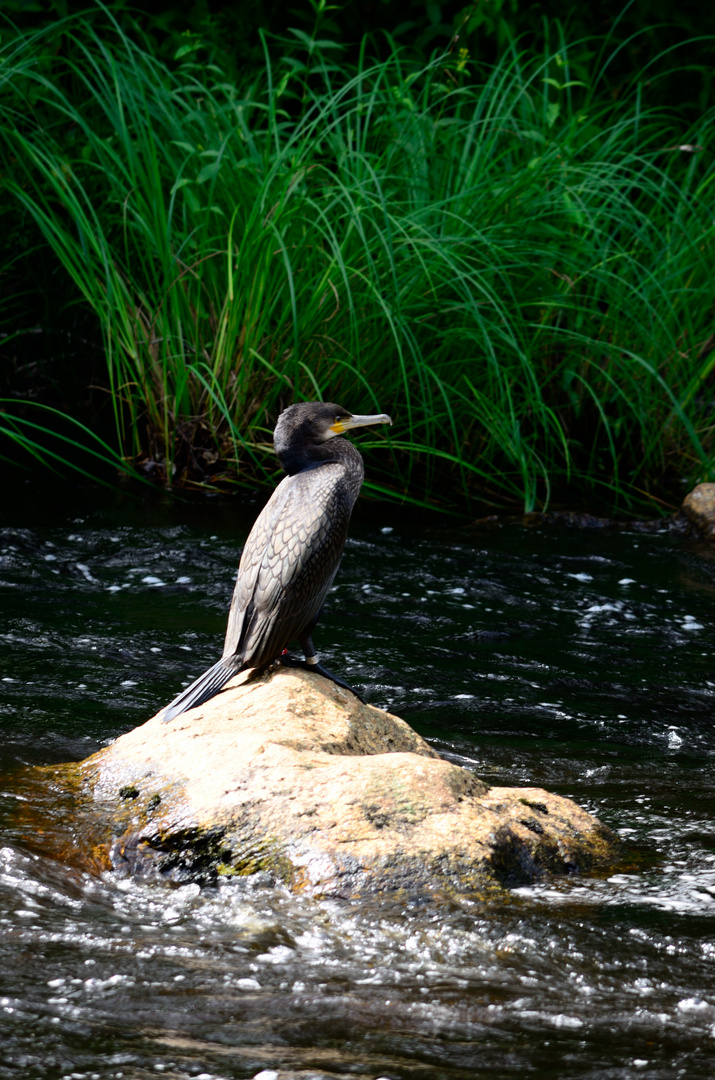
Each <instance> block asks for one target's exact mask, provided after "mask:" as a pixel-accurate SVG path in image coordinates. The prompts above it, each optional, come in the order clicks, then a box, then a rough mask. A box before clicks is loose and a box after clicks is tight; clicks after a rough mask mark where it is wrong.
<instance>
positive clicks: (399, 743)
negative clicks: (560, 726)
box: [50, 668, 618, 896]
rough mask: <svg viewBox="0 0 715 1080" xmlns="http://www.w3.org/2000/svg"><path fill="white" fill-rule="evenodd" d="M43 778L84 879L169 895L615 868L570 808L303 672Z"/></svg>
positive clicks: (599, 834) (603, 835) (232, 691)
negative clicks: (69, 796)
mask: <svg viewBox="0 0 715 1080" xmlns="http://www.w3.org/2000/svg"><path fill="white" fill-rule="evenodd" d="M62 770H65V772H64V773H63V772H62ZM50 772H51V773H52V778H53V784H54V785H55V787H57V786H58V785H59V786H60V787H61V786H62V785H63V784H64V785H65V787H66V786H67V785H71V786H72V788H73V789H74V795H73V804H74V811H73V812H74V813H75V815H79V816H80V817H82V818H83V821H84V824H83V825H82V826H81V828H75V845H76V846H84V847H86V848H88V849H91V853H92V855H91V857H92V860H93V861H94V864H95V865H105V866H109V865H111V866H112V867H113V868H114V869H115V870H118V871H120V872H128V873H131V874H136V875H143V876H150V877H151V876H159V877H164V878H169V879H171V880H175V881H210V880H212V879H214V880H215V877H216V875H220V874H247V873H252V872H255V871H260V870H262V871H269V872H270V873H271V874H272V875H274V876H276V877H278V878H279V879H281V880H283V881H284V882H286V883H287V884H288V885H289V886H290V887H292V888H293V889H296V890H307V891H309V892H311V893H314V894H323V895H326V894H329V895H342V896H354V895H356V894H358V893H360V892H365V891H374V890H383V889H390V890H393V889H395V888H406V889H409V890H423V889H425V888H427V889H429V888H433V887H437V888H445V887H446V888H448V889H451V890H457V891H460V892H465V891H467V892H469V891H471V892H473V891H475V890H481V889H483V888H484V887H485V886H486V885H488V884H490V883H492V884H493V883H494V882H500V883H502V884H517V883H526V882H530V881H533V880H535V879H536V878H538V877H540V876H541V875H542V874H544V872H553V873H572V872H574V871H577V870H582V871H583V870H586V871H587V870H591V869H594V868H606V867H608V866H612V865H613V863H614V860H615V858H616V856H617V853H618V841H617V839H616V838H615V837H614V835H613V834H612V833H611V832H610V831H609V830H608V829H606V828H605V826H603V825H602V824H601V823H600V822H599V821H598V820H597V819H596V818H594V817H592V816H591V815H590V814H588V813H586V812H585V811H584V810H582V809H580V808H579V807H578V806H576V805H575V804H574V803H573V802H571V801H570V800H568V799H563V798H560V797H558V796H556V795H550V794H549V793H548V792H546V791H543V790H542V789H540V788H503V787H502V788H487V786H486V784H484V783H482V782H481V781H480V780H478V779H477V778H476V777H475V776H473V775H472V773H470V772H469V771H467V770H466V769H463V768H460V767H459V766H457V765H454V764H452V763H450V762H448V761H444V760H443V759H442V758H440V757H439V756H438V754H436V753H435V751H434V750H432V749H431V747H430V746H428V744H427V743H426V742H425V741H424V740H423V739H422V738H420V736H419V735H417V734H416V733H415V732H414V731H412V729H411V728H410V727H409V726H408V725H407V724H406V723H405V722H404V721H403V720H400V719H399V718H398V717H396V716H392V715H391V714H390V713H387V712H383V711H382V710H381V709H376V708H373V707H372V706H369V705H363V704H361V703H360V702H359V701H358V699H357V698H356V697H355V696H354V695H353V694H351V693H349V692H348V691H345V690H342V689H340V688H339V687H337V686H335V685H334V684H333V683H330V682H328V681H327V680H325V679H323V678H321V676H319V675H316V674H314V673H308V672H306V671H303V670H301V669H289V668H280V669H278V670H277V671H274V672H273V673H272V674H269V675H266V676H263V677H261V678H258V679H255V680H253V681H247V680H246V678H245V676H243V675H242V676H238V677H237V678H236V679H235V680H233V682H232V683H231V684H230V685H229V687H228V688H227V689H226V690H224V691H223V692H222V693H220V694H218V695H217V696H216V697H214V698H212V699H211V700H210V701H208V702H206V703H205V704H204V705H202V706H200V707H199V708H196V709H193V710H191V711H189V712H186V713H184V714H183V715H181V716H179V717H177V718H176V719H174V720H173V721H172V722H171V723H169V724H163V723H162V722H161V720H160V719H159V717H158V716H156V717H154V718H153V719H151V720H149V721H148V722H147V723H146V724H144V725H143V726H141V727H139V728H136V729H135V730H134V731H130V732H128V733H127V734H126V735H122V736H121V738H119V739H117V740H116V742H114V743H113V744H112V745H111V746H108V747H107V748H105V749H103V750H100V751H99V753H97V754H94V755H93V756H92V757H90V758H88V759H87V760H86V761H84V762H81V763H79V764H78V765H73V766H59V767H56V768H55V769H54V770H50ZM78 794H79V799H77V795H78ZM78 836H79V838H80V839H79V840H78V839H77V837H78Z"/></svg>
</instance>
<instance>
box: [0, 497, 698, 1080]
mask: <svg viewBox="0 0 715 1080" xmlns="http://www.w3.org/2000/svg"><path fill="white" fill-rule="evenodd" d="M259 505H260V503H259V502H258V501H254V502H251V501H250V500H244V501H243V502H242V503H241V504H240V505H239V504H237V503H236V502H231V501H229V500H226V499H219V498H216V499H210V498H209V499H204V500H202V501H201V502H198V503H197V502H193V503H183V502H178V501H172V500H169V499H166V498H164V497H162V496H160V495H154V496H147V497H141V498H139V497H136V496H134V495H130V494H128V493H122V492H116V491H102V490H101V489H94V488H90V487H85V488H79V487H77V488H72V487H68V486H67V485H66V484H63V483H61V482H59V481H58V483H57V484H56V485H54V486H47V485H45V486H44V487H43V488H38V487H37V486H36V485H34V486H33V484H28V485H27V486H26V487H25V488H24V489H23V490H22V491H21V492H20V493H19V494H16V495H15V496H12V497H8V498H6V500H5V506H4V510H3V512H2V527H1V528H0V596H1V597H2V610H3V618H2V622H1V624H0V678H2V680H3V681H2V705H3V707H2V716H1V718H0V740H1V745H0V755H1V758H2V777H3V779H2V782H1V783H0V788H1V789H2V790H1V791H0V834H1V835H0V1018H1V1022H0V1080H4V1078H12V1080H16V1078H22V1080H26V1078H27V1080H46V1078H47V1080H54V1078H60V1077H62V1078H72V1080H105V1078H110V1077H111V1078H114V1077H116V1078H121V1077H124V1078H128V1080H129V1078H131V1080H134V1078H144V1077H157V1076H163V1077H171V1078H184V1077H196V1078H202V1080H224V1078H225V1080H229V1078H230V1080H233V1078H236V1080H243V1078H249V1077H251V1078H252V1077H256V1076H258V1077H261V1078H262V1080H293V1078H298V1077H300V1078H304V1080H324V1078H325V1080H327V1078H337V1077H340V1078H347V1077H367V1078H371V1080H377V1078H387V1080H417V1078H419V1080H482V1078H485V1080H486V1078H490V1080H501V1078H511V1077H514V1078H519V1080H521V1078H523V1077H530V1078H532V1077H533V1078H534V1080H547V1078H548V1080H573V1078H589V1080H631V1078H633V1080H636V1078H638V1080H671V1078H674V1077H679V1076H683V1077H688V1080H700V1078H702V1080H711V1078H712V1076H713V1075H715V1065H713V1061H714V1060H715V822H714V820H713V819H714V816H715V815H714V811H715V799H714V790H713V789H714V787H715V725H714V724H713V704H714V702H715V667H714V664H713V656H714V649H715V608H714V605H713V598H714V596H715V549H714V548H710V547H708V546H707V545H704V544H701V543H698V542H697V541H694V540H693V539H689V538H687V537H686V536H684V535H680V534H679V533H678V532H673V531H669V530H668V529H666V528H663V529H662V530H661V531H641V530H640V529H637V528H622V529H578V528H573V527H569V526H568V525H567V524H566V523H564V522H561V523H551V524H544V525H542V526H541V527H533V526H532V527H525V526H523V525H521V524H517V523H507V524H502V525H495V524H483V525H472V526H464V525H461V524H459V523H455V522H451V521H450V520H449V519H442V518H437V517H430V518H422V517H415V516H414V515H408V514H407V513H406V512H405V511H402V510H401V509H400V508H399V507H395V506H381V505H377V504H374V503H373V504H370V503H367V502H366V501H365V500H362V502H361V504H360V506H359V510H358V512H357V514H356V517H355V519H354V522H353V526H352V529H351V539H350V540H349V542H348V545H347V547H346V552H345V557H344V560H343V565H342V567H341V570H340V573H339V575H338V578H337V579H336V582H335V586H334V589H333V592H332V593H331V594H330V596H329V602H328V608H327V610H326V612H325V614H324V617H323V619H322V621H321V624H320V626H319V628H318V630H317V632H316V634H315V641H316V646H317V648H318V650H319V652H320V654H321V656H322V657H323V659H324V660H325V663H326V665H327V666H328V667H329V668H330V669H331V670H334V671H335V672H336V673H340V674H341V675H342V676H343V677H345V678H346V679H347V680H348V681H349V682H351V683H352V684H353V685H355V686H356V687H357V688H358V689H360V690H361V692H362V693H363V694H364V696H365V698H366V699H367V700H368V701H369V702H371V703H373V704H376V705H379V706H381V707H385V708H389V709H390V710H392V711H393V712H396V713H397V714H398V715H400V716H402V717H403V718H404V719H406V720H407V721H408V722H409V723H411V724H412V725H413V726H414V727H415V728H416V729H417V730H418V731H419V732H420V733H421V734H422V735H424V736H425V737H426V738H427V739H429V741H430V742H431V743H432V745H433V746H435V747H436V748H437V749H438V750H439V751H440V752H441V753H442V754H444V755H445V756H446V757H448V758H450V759H451V760H454V761H456V762H458V763H460V764H462V765H465V766H466V767H467V768H469V769H471V770H473V771H474V772H475V774H476V775H477V776H479V777H480V778H482V779H483V780H485V781H486V782H487V783H490V784H509V785H511V784H517V785H518V784H524V785H527V784H529V785H541V786H543V787H546V788H548V789H549V790H551V791H554V792H557V793H558V794H560V795H566V796H568V797H570V798H573V799H575V800H576V801H577V802H578V803H579V804H581V805H582V806H584V807H585V808H586V809H588V810H590V811H592V812H593V813H595V814H597V815H598V816H599V817H600V818H601V819H602V820H603V821H604V822H606V823H607V824H608V825H610V826H611V827H612V828H613V829H614V830H616V832H617V833H618V834H619V835H620V836H622V837H623V838H624V839H625V840H626V841H627V843H628V844H629V845H630V846H631V847H632V850H633V852H634V853H636V855H637V860H636V861H635V862H634V865H633V867H631V868H629V869H628V870H627V871H622V872H619V873H614V874H611V875H610V876H608V877H595V878H579V877H573V878H568V879H563V880H543V881H541V882H538V883H537V884H535V885H533V886H529V887H523V888H518V889H514V890H511V891H508V890H503V891H502V892H500V893H497V894H495V896H494V897H493V898H492V899H491V900H490V901H489V902H488V903H487V902H484V901H483V900H476V899H474V898H470V897H467V896H465V897H463V898H461V899H460V898H456V899H451V900H449V901H446V900H445V901H442V902H440V901H437V900H435V901H433V902H429V903H426V902H425V900H424V897H419V898H417V897H415V898H410V897H409V896H404V895H401V896H396V897H393V898H381V899H378V898H373V899H371V900H369V901H368V900H363V901H360V902H355V903H350V902H337V901H334V900H317V899H310V898H307V897H302V896H294V895H291V894H290V893H288V892H287V891H286V890H285V889H283V888H282V887H280V886H279V887H274V886H272V885H271V884H270V882H268V881H267V880H266V879H264V878H262V877H261V875H257V876H255V877H253V878H245V879H239V880H232V881H230V882H229V883H226V884H222V885H220V886H218V887H216V888H206V889H203V890H202V889H200V888H199V887H198V886H197V885H185V886H181V887H178V888H177V887H172V886H169V885H167V886H161V885H157V884H151V885H149V884H137V883H134V882H131V881H126V880H123V881H117V880H114V878H113V876H112V875H111V874H106V875H104V876H102V877H93V876H91V875H90V874H88V873H87V872H86V871H85V870H83V869H82V868H81V867H77V866H68V865H64V864H62V863H60V862H57V861H55V860H53V859H52V858H51V857H49V856H48V855H47V854H46V853H44V852H43V849H42V838H41V837H38V838H35V842H33V843H29V842H28V839H27V837H23V836H22V835H20V833H19V832H18V830H17V828H16V825H15V820H16V815H15V812H14V811H15V809H16V807H17V804H18V801H20V800H22V799H23V798H27V794H23V791H26V788H23V787H22V785H20V784H19V783H18V781H17V777H18V776H19V775H21V774H22V768H21V766H26V765H40V764H51V763H55V762H60V761H69V760H78V759H80V758H83V757H85V756H87V755H88V754H90V753H92V752H93V751H95V750H97V749H98V748H100V747H101V746H104V745H106V744H107V743H108V742H110V741H111V740H112V739H114V738H116V736H118V735H119V734H121V733H122V732H124V731H126V730H128V729H129V728H131V727H134V726H135V725H137V724H139V723H141V722H142V721H143V720H145V719H147V718H148V717H149V716H150V715H152V714H153V713H154V712H155V711H156V710H157V709H158V708H159V707H160V706H161V705H162V704H165V703H166V702H168V701H169V700H170V699H171V698H172V697H173V696H174V695H175V693H177V692H178V690H179V689H180V687H181V686H182V685H183V684H186V683H188V682H189V681H190V680H191V679H193V678H194V677H195V676H196V675H198V674H199V673H200V672H201V671H203V670H204V668H205V667H207V666H208V665H209V664H210V663H212V662H213V661H214V660H215V659H216V658H217V657H218V655H219V652H220V648H221V642H222V637H223V632H224V629H225V620H226V613H227V609H228V604H229V602H230V597H231V592H232V588H233V581H234V576H235V568H236V565H237V562H238V556H239V553H240V549H241V545H242V542H243V540H244V539H245V536H246V534H247V532H248V529H249V528H250V524H251V522H252V520H253V518H254V517H255V514H256V512H257V509H258V507H259Z"/></svg>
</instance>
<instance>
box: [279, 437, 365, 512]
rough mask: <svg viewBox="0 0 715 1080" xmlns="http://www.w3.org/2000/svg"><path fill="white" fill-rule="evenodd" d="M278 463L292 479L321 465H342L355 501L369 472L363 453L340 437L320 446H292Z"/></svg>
mask: <svg viewBox="0 0 715 1080" xmlns="http://www.w3.org/2000/svg"><path fill="white" fill-rule="evenodd" d="M276 452H277V454H278V460H279V461H280V463H281V466H282V467H283V471H284V472H286V473H287V474H288V476H295V475H296V473H301V472H306V471H307V470H308V469H315V468H317V467H319V466H320V465H328V464H338V465H342V466H343V467H344V469H345V482H346V484H347V485H348V488H349V490H350V493H351V495H352V498H353V501H355V499H356V498H357V496H358V492H359V491H360V487H361V486H362V481H363V477H364V475H365V469H364V466H363V463H362V457H361V456H360V451H359V450H358V449H357V448H356V447H355V446H353V444H352V443H351V442H348V440H347V439H342V438H340V436H337V437H336V438H333V439H327V440H326V441H325V442H320V443H307V444H306V443H302V444H301V445H300V447H297V446H296V447H293V446H291V445H290V443H289V444H288V445H287V446H282V447H281V448H280V449H278V450H277V451H276Z"/></svg>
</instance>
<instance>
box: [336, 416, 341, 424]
mask: <svg viewBox="0 0 715 1080" xmlns="http://www.w3.org/2000/svg"><path fill="white" fill-rule="evenodd" d="M341 420H342V416H336V417H335V423H336V424H339V423H340V421H341Z"/></svg>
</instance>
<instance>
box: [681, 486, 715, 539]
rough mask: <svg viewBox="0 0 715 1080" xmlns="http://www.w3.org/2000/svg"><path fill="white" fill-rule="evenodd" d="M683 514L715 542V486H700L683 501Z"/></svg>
mask: <svg viewBox="0 0 715 1080" xmlns="http://www.w3.org/2000/svg"><path fill="white" fill-rule="evenodd" d="M683 513H684V514H685V516H686V517H687V518H689V520H690V521H692V523H693V524H694V525H697V527H698V529H699V530H700V531H701V532H702V533H703V535H704V536H706V537H707V538H708V540H715V484H698V485H697V486H696V487H694V488H693V490H692V491H691V492H690V493H689V494H688V495H686V496H685V498H684V499H683Z"/></svg>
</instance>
